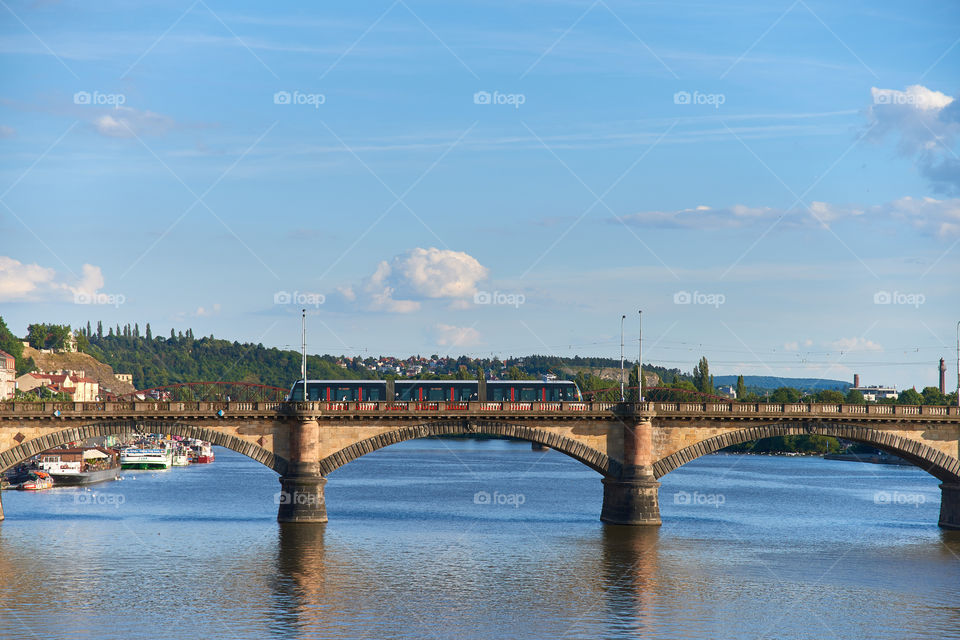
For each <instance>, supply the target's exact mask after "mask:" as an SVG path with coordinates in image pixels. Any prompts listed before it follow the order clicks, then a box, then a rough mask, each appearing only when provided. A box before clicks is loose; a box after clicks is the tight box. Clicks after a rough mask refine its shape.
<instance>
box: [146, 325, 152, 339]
mask: <svg viewBox="0 0 960 640" xmlns="http://www.w3.org/2000/svg"><path fill="white" fill-rule="evenodd" d="M152 340H153V332H152V331H150V323H149V322H148V323H147V342H151V341H152Z"/></svg>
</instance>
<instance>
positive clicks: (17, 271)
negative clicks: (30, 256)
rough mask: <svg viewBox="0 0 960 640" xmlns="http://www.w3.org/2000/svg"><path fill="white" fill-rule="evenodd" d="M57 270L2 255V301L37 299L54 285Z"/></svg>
mask: <svg viewBox="0 0 960 640" xmlns="http://www.w3.org/2000/svg"><path fill="white" fill-rule="evenodd" d="M55 276H56V271H54V270H53V269H50V268H47V267H41V266H40V265H38V264H23V263H22V262H20V261H18V260H14V259H13V258H10V257H7V256H0V302H14V301H17V300H31V299H35V298H36V297H37V296H38V295H39V294H40V293H41V292H42V291H43V290H44V289H49V288H50V287H52V286H53V285H54V277H55Z"/></svg>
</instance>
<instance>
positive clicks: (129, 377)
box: [113, 373, 133, 385]
mask: <svg viewBox="0 0 960 640" xmlns="http://www.w3.org/2000/svg"><path fill="white" fill-rule="evenodd" d="M113 377H114V378H116V379H117V380H118V381H119V382H126V383H127V384H129V385H132V384H133V374H132V373H115V374H113Z"/></svg>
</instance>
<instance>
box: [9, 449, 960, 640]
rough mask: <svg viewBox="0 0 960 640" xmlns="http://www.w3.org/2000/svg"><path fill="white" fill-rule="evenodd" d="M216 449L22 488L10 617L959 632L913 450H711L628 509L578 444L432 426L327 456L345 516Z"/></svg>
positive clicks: (728, 634)
mask: <svg viewBox="0 0 960 640" xmlns="http://www.w3.org/2000/svg"><path fill="white" fill-rule="evenodd" d="M216 455H217V460H216V462H215V463H214V464H212V465H196V466H191V467H189V468H185V469H173V470H170V471H164V472H149V471H125V472H124V479H123V480H122V481H119V482H114V483H108V484H104V485H99V486H97V487H96V489H95V491H83V490H81V489H72V488H61V489H54V490H51V491H46V492H42V493H37V494H25V493H21V492H14V491H6V492H4V494H3V505H4V509H5V511H6V516H7V519H6V520H5V521H3V522H0V637H2V638H38V639H43V640H47V639H50V638H95V639H97V640H112V639H128V638H197V637H203V638H243V639H246V638H251V639H253V638H377V639H380V638H635V637H645V638H665V639H671V640H674V639H677V638H838V639H843V640H847V639H851V638H870V639H875V638H877V639H879V638H898V639H899V638H931V639H937V640H939V639H941V638H951V637H960V598H958V596H957V591H958V587H960V535H958V534H956V533H948V532H944V531H941V530H940V529H939V528H938V527H937V526H936V522H937V516H938V509H939V500H940V491H939V489H938V488H937V481H936V480H935V479H934V478H932V477H931V476H928V475H927V474H925V473H924V472H922V471H920V470H919V469H915V468H913V467H894V466H880V465H869V464H860V463H851V462H834V461H824V460H820V459H814V458H783V457H766V456H733V455H730V456H728V455H712V456H706V457H704V458H701V459H699V460H696V461H694V462H692V463H690V464H688V465H686V466H684V467H682V468H680V469H678V470H676V471H674V472H673V473H671V474H670V475H668V476H667V477H665V478H664V479H663V484H662V486H661V488H660V505H661V514H662V517H663V526H662V527H660V528H654V529H647V528H628V527H610V526H604V525H603V524H601V523H600V521H599V513H600V505H601V495H602V490H601V484H600V477H599V476H598V475H597V474H596V473H594V472H593V471H590V470H589V469H587V468H586V467H584V466H582V465H580V464H579V463H577V462H576V461H574V460H572V459H570V458H567V457H565V456H564V455H562V454H559V453H556V452H554V451H549V452H539V451H532V450H531V449H530V446H529V445H528V444H525V443H517V442H506V441H462V440H417V441H412V442H407V443H402V444H399V445H394V446H391V447H388V448H386V449H383V450H380V451H377V452H375V453H372V454H370V455H367V456H364V457H363V458H360V459H359V460H356V461H354V462H352V463H350V464H349V465H346V466H345V467H343V468H342V469H340V470H338V471H337V472H335V473H334V474H332V475H331V476H330V480H329V482H328V483H327V489H326V496H327V510H328V513H329V517H330V522H329V523H328V524H326V525H319V526H317V525H284V526H280V525H278V524H277V522H276V504H275V497H274V496H275V494H276V493H277V491H278V490H279V483H278V482H277V477H276V475H275V474H274V473H273V472H272V471H270V470H268V469H266V468H265V467H262V466H260V465H259V464H257V463H256V462H253V461H251V460H249V459H247V458H245V457H243V456H241V455H239V454H236V453H234V452H232V451H228V450H225V449H220V448H218V449H217V450H216Z"/></svg>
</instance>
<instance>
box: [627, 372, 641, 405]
mask: <svg viewBox="0 0 960 640" xmlns="http://www.w3.org/2000/svg"><path fill="white" fill-rule="evenodd" d="M627 386H628V387H629V390H628V391H627V402H639V401H640V393H639V391H640V378H639V376H638V375H637V367H630V380H629V381H628V382H627Z"/></svg>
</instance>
